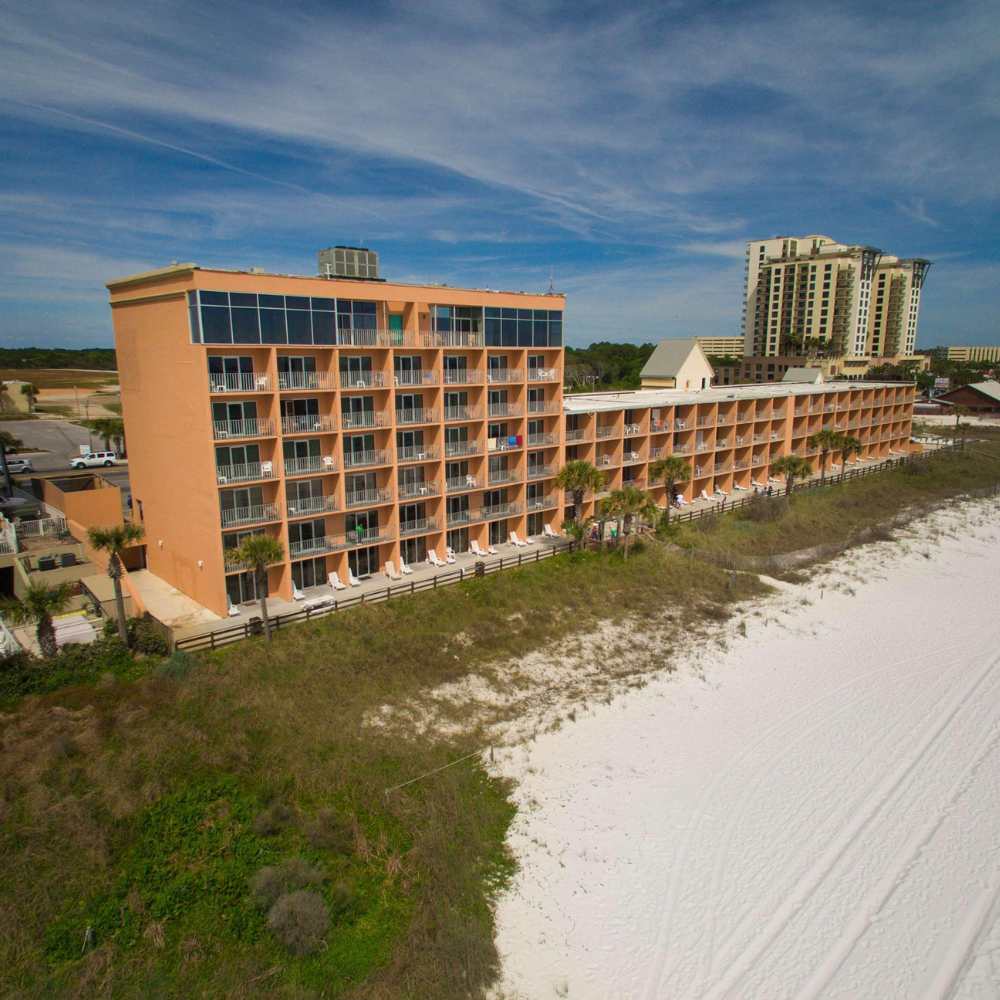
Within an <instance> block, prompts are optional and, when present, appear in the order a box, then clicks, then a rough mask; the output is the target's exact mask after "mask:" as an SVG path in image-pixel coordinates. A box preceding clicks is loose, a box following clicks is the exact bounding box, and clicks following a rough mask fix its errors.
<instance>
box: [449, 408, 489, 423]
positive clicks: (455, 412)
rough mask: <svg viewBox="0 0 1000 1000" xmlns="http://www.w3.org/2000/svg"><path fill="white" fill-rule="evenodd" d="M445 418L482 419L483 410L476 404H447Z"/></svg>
mask: <svg viewBox="0 0 1000 1000" xmlns="http://www.w3.org/2000/svg"><path fill="white" fill-rule="evenodd" d="M444 419H445V420H482V419H483V411H482V410H480V409H478V408H477V407H474V406H446V407H445V408H444Z"/></svg>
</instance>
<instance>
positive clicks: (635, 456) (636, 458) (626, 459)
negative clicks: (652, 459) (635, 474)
mask: <svg viewBox="0 0 1000 1000" xmlns="http://www.w3.org/2000/svg"><path fill="white" fill-rule="evenodd" d="M645 461H646V459H645V458H643V457H642V455H641V454H640V453H639V452H637V451H627V452H625V454H624V456H623V457H622V465H638V464H639V463H640V462H645Z"/></svg>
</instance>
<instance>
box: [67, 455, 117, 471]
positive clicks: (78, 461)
mask: <svg viewBox="0 0 1000 1000" xmlns="http://www.w3.org/2000/svg"><path fill="white" fill-rule="evenodd" d="M117 464H118V456H117V455H116V454H115V453H114V452H113V451H88V452H87V453H86V454H85V455H78V456H77V457H76V458H74V459H72V460H71V461H70V463H69V467H70V468H71V469H93V468H95V467H96V466H98V465H117Z"/></svg>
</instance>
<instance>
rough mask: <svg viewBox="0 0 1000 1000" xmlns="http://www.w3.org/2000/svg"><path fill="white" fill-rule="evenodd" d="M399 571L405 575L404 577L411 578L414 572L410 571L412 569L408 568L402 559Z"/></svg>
mask: <svg viewBox="0 0 1000 1000" xmlns="http://www.w3.org/2000/svg"><path fill="white" fill-rule="evenodd" d="M399 571H400V573H402V574H403V576H409V575H410V574H411V573H412V572H413V570H412V569H410V567H409V566H407V565H406V563H405V562H403V560H402V559H400V560H399Z"/></svg>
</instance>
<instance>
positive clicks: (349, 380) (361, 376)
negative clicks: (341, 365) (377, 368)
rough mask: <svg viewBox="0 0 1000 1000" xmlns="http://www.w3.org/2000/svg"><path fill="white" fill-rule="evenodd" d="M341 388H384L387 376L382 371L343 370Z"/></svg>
mask: <svg viewBox="0 0 1000 1000" xmlns="http://www.w3.org/2000/svg"><path fill="white" fill-rule="evenodd" d="M340 388H341V389H383V388H385V376H384V375H383V374H382V373H381V372H341V373H340Z"/></svg>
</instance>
